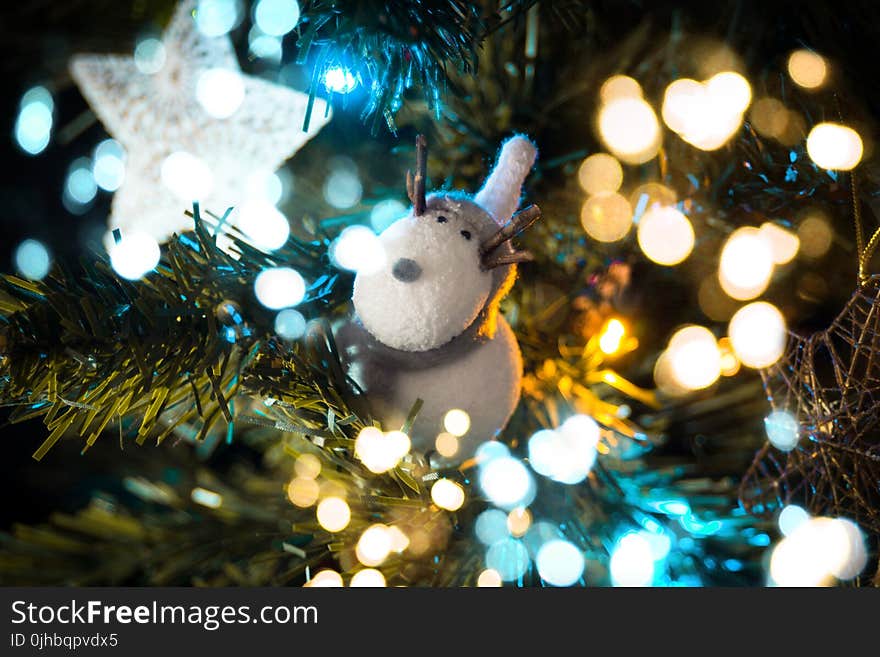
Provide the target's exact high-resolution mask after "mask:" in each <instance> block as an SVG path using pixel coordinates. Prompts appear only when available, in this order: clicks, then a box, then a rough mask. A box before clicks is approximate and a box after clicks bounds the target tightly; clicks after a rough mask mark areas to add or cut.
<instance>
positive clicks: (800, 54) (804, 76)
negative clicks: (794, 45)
mask: <svg viewBox="0 0 880 657" xmlns="http://www.w3.org/2000/svg"><path fill="white" fill-rule="evenodd" d="M788 74H789V75H790V76H791V79H792V80H794V83H795V84H796V85H798V86H800V87H803V88H804V89H818V88H819V87H821V86H822V84H823V83H824V82H825V78H826V76H827V75H828V66H827V64H826V63H825V58H824V57H822V55H817V54H816V53H814V52H811V51H809V50H795V51H794V52H793V53H791V55H789V57H788Z"/></svg>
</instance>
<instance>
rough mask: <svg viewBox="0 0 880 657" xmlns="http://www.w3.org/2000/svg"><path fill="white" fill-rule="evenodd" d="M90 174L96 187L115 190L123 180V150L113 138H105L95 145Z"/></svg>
mask: <svg viewBox="0 0 880 657" xmlns="http://www.w3.org/2000/svg"><path fill="white" fill-rule="evenodd" d="M92 176H93V177H94V179H95V183H97V185H98V187H100V188H101V189H103V190H105V191H108V192H115V191H116V190H117V189H119V188H120V187H121V186H122V183H123V181H124V180H125V151H124V150H123V148H122V144H120V143H119V142H118V141H116V140H114V139H105V140H104V141H102V142H101V143H100V144H98V145H97V147H95V156H94V158H93V159H92Z"/></svg>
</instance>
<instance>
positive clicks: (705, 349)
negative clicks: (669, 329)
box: [666, 326, 721, 390]
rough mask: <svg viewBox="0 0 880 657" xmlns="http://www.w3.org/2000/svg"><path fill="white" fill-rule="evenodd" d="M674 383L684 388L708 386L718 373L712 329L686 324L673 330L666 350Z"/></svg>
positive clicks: (719, 362)
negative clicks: (673, 332)
mask: <svg viewBox="0 0 880 657" xmlns="http://www.w3.org/2000/svg"><path fill="white" fill-rule="evenodd" d="M666 353H667V357H668V358H669V362H670V365H671V368H672V369H671V374H672V377H673V379H674V380H675V382H676V383H677V384H678V385H679V386H681V387H682V388H685V389H687V390H701V389H703V388H707V387H709V386H710V385H712V384H713V383H715V381H717V380H718V377H719V376H721V353H720V352H719V351H718V343H717V342H716V340H715V336H714V335H712V332H711V331H710V330H709V329H707V328H705V327H703V326H686V327H684V328H682V329H679V330H678V331H676V332H675V334H674V335H673V336H672V338H671V339H670V340H669V346H668V347H667V349H666Z"/></svg>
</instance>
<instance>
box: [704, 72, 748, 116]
mask: <svg viewBox="0 0 880 657" xmlns="http://www.w3.org/2000/svg"><path fill="white" fill-rule="evenodd" d="M706 90H707V91H708V92H709V96H710V97H711V98H712V100H713V102H714V103H715V104H716V106H717V107H722V108H724V110H725V111H730V112H732V113H733V112H735V113H736V114H740V115H741V114H742V113H743V112H745V111H746V110H747V109H748V107H749V103H751V102H752V87H751V85H750V84H749V81H748V80H746V79H745V78H744V77H743V76H742V75H740V74H739V73H734V72H733V71H724V72H722V73H716V74H715V75H713V76H712V77H711V78H709V79H708V80H707V81H706Z"/></svg>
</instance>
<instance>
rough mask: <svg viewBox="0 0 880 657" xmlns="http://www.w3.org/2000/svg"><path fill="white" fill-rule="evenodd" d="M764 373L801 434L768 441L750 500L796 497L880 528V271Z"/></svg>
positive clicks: (773, 401)
mask: <svg viewBox="0 0 880 657" xmlns="http://www.w3.org/2000/svg"><path fill="white" fill-rule="evenodd" d="M761 375H762V378H763V381H764V389H765V391H766V393H767V397H768V400H769V401H770V405H771V406H772V408H773V410H774V411H776V410H781V411H787V412H789V413H791V414H792V415H793V416H794V417H795V418H796V420H797V424H798V429H797V431H798V436H797V438H798V440H797V444H796V446H795V447H794V449H792V450H791V451H789V452H784V451H781V450H779V449H777V448H776V447H774V446H773V445H771V444H770V443H769V442H768V443H766V444H765V445H764V446H763V447H762V448H761V449H760V450H759V451H758V453H757V454H756V455H755V458H754V461H753V462H752V465H751V466H750V467H749V469H748V471H747V472H746V475H745V476H744V478H743V481H742V484H741V488H740V500H741V502H742V504H743V506H744V507H745V508H746V509H747V510H749V511H752V512H756V513H760V512H766V511H769V510H772V509H776V508H779V507H780V506H782V505H784V504H788V503H796V504H801V505H803V506H804V507H805V508H807V509H808V510H809V511H810V512H811V513H813V514H815V515H833V516H844V517H847V518H850V519H852V520H855V521H856V522H857V523H859V524H860V525H861V527H862V528H863V529H864V530H866V531H869V532H872V533H875V534H877V533H880V276H872V277H868V278H866V279H865V280H864V281H863V282H862V283H861V284H860V286H859V288H858V289H857V290H856V291H855V293H854V294H853V296H852V297H851V298H850V300H849V301H848V302H847V304H846V305H845V306H844V308H843V310H842V312H841V313H840V314H839V315H838V316H837V318H836V319H835V320H834V321H833V322H832V324H831V325H830V326H829V327H828V328H827V329H825V330H823V331H818V332H816V333H813V334H812V335H808V336H798V335H795V334H792V336H791V338H790V340H789V344H788V346H787V349H786V353H785V354H784V355H783V357H782V358H781V359H780V360H779V361H778V362H777V363H776V364H775V365H773V366H771V367H770V368H768V369H766V370H763V371H762V372H761Z"/></svg>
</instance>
